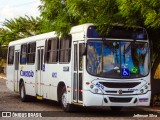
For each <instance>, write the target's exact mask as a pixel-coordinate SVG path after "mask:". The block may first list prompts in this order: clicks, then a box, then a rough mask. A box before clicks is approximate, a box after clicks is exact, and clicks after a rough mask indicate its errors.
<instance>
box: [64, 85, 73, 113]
mask: <svg viewBox="0 0 160 120" xmlns="http://www.w3.org/2000/svg"><path fill="white" fill-rule="evenodd" d="M61 105H62V108H63V110H64V111H66V112H70V111H72V109H71V107H72V106H71V104H69V103H67V91H66V88H65V87H63V89H62V94H61Z"/></svg>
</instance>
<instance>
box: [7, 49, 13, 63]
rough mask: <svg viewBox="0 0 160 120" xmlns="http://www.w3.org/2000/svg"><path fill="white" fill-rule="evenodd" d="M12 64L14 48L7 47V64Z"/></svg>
mask: <svg viewBox="0 0 160 120" xmlns="http://www.w3.org/2000/svg"><path fill="white" fill-rule="evenodd" d="M13 62H14V46H11V47H9V52H8V64H9V65H12V64H13Z"/></svg>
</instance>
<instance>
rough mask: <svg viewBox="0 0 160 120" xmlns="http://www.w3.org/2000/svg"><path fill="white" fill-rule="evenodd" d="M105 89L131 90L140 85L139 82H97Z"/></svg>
mask: <svg viewBox="0 0 160 120" xmlns="http://www.w3.org/2000/svg"><path fill="white" fill-rule="evenodd" d="M99 83H100V84H102V85H104V86H105V87H107V88H133V87H136V86H137V85H139V84H140V82H129V83H117V82H99Z"/></svg>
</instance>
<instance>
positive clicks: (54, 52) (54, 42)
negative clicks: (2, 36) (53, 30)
mask: <svg viewBox="0 0 160 120" xmlns="http://www.w3.org/2000/svg"><path fill="white" fill-rule="evenodd" d="M58 43H59V39H58V38H52V39H49V40H48V41H47V42H46V51H45V52H46V53H45V57H46V58H45V59H46V62H47V63H49V64H53V63H57V62H58Z"/></svg>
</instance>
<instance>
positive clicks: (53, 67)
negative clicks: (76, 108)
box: [43, 64, 71, 101]
mask: <svg viewBox="0 0 160 120" xmlns="http://www.w3.org/2000/svg"><path fill="white" fill-rule="evenodd" d="M65 68H68V70H69V71H68V70H66V71H65ZM70 68H71V67H70V64H46V65H45V72H44V73H43V84H44V85H43V97H44V98H46V99H51V100H55V101H57V100H58V99H57V88H58V84H59V83H60V82H63V83H64V84H65V85H66V88H67V86H70V87H71V69H70ZM67 89H70V88H67ZM59 92H60V91H59ZM69 95H70V96H69V98H70V97H71V94H70V93H69Z"/></svg>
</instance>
